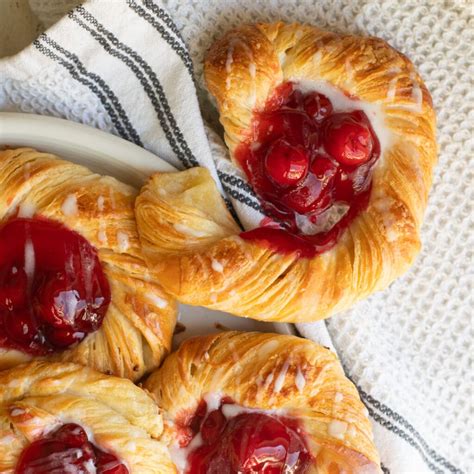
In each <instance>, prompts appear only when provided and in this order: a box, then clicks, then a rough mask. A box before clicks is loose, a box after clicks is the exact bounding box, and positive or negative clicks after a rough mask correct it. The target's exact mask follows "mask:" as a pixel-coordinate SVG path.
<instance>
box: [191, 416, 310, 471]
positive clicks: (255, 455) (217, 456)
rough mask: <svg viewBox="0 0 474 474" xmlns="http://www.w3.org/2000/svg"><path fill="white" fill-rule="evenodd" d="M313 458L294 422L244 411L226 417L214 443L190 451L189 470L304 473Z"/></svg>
mask: <svg viewBox="0 0 474 474" xmlns="http://www.w3.org/2000/svg"><path fill="white" fill-rule="evenodd" d="M218 411H219V412H220V410H218ZM213 413H214V412H213ZM201 434H203V433H202V432H201ZM203 440H204V441H205V439H204V436H203ZM310 460H311V456H310V454H309V452H308V450H307V448H306V446H305V444H304V441H303V439H302V438H301V437H300V435H299V434H298V432H297V430H296V424H295V423H294V422H292V421H291V420H283V419H279V418H278V417H273V416H269V415H265V414H257V413H251V414H250V413H243V414H240V415H237V416H235V417H233V418H230V419H229V420H226V422H225V425H224V426H223V430H222V431H221V432H220V433H219V435H218V437H216V438H215V440H214V442H212V443H210V444H209V443H208V444H204V445H201V446H200V447H198V448H197V449H196V450H194V451H193V452H191V453H190V455H189V458H188V465H189V471H188V472H189V474H223V473H226V474H231V473H234V472H239V473H242V474H251V473H256V472H258V473H261V474H280V473H282V472H288V473H292V474H301V473H303V472H306V470H307V468H308V467H309V462H310Z"/></svg>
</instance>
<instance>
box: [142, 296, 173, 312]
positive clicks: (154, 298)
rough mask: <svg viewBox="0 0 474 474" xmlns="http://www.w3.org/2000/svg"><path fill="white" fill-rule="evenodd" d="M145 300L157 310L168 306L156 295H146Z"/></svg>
mask: <svg viewBox="0 0 474 474" xmlns="http://www.w3.org/2000/svg"><path fill="white" fill-rule="evenodd" d="M147 298H148V299H149V300H150V301H151V302H152V303H153V304H154V305H155V306H156V307H158V308H160V309H163V308H166V307H167V306H168V302H167V301H166V300H165V299H164V298H160V297H159V296H158V295H153V294H152V295H147Z"/></svg>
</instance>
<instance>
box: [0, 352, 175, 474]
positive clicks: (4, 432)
mask: <svg viewBox="0 0 474 474" xmlns="http://www.w3.org/2000/svg"><path fill="white" fill-rule="evenodd" d="M162 431H163V420H162V415H161V412H160V410H159V408H158V407H157V405H156V404H155V403H154V401H153V399H152V398H151V397H150V396H149V395H148V394H147V393H146V392H144V391H143V390H142V389H140V388H139V387H137V386H135V385H133V383H132V382H131V381H129V380H126V379H121V378H117V377H111V376H106V375H103V374H100V373H99V372H96V371H94V370H92V369H89V368H86V367H82V366H79V365H76V364H69V363H54V362H45V361H35V362H32V363H29V364H24V365H20V366H17V367H15V368H13V369H10V370H4V371H2V372H0V472H2V473H12V474H13V473H15V474H33V473H34V474H64V473H71V474H73V473H76V472H77V473H98V474H101V473H105V472H106V473H108V474H157V473H160V474H167V473H169V474H172V473H174V472H176V471H175V469H174V466H173V463H172V462H171V460H170V458H169V454H168V451H167V449H166V447H165V446H164V445H163V444H162V443H161V442H160V441H159V437H160V436H161V434H162Z"/></svg>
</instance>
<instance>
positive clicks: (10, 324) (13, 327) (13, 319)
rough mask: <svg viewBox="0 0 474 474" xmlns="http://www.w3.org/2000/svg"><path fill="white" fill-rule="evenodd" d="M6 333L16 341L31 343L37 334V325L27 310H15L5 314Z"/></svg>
mask: <svg viewBox="0 0 474 474" xmlns="http://www.w3.org/2000/svg"><path fill="white" fill-rule="evenodd" d="M4 321H5V330H6V332H7V335H8V336H9V337H10V338H11V339H13V340H14V341H16V342H18V343H22V344H25V345H30V344H32V343H33V342H34V341H35V339H37V336H38V329H37V325H36V323H35V321H34V318H33V317H32V315H31V313H30V312H29V311H27V310H21V311H16V312H15V313H9V314H7V315H6V316H5V320H4Z"/></svg>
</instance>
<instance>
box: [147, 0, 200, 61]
mask: <svg viewBox="0 0 474 474" xmlns="http://www.w3.org/2000/svg"><path fill="white" fill-rule="evenodd" d="M142 1H143V4H144V5H145V7H146V8H148V9H149V10H151V11H152V12H154V13H156V14H157V16H158V18H160V20H162V21H163V22H164V23H165V24H166V25H167V26H168V27H169V29H170V30H171V31H172V32H173V33H174V34H175V35H176V36H177V37H178V38H179V39H180V40H181V41H182V43H183V45H186V43H185V41H184V38H183V37H182V35H181V32H180V31H179V30H178V27H177V26H176V25H175V23H174V21H173V19H172V18H171V17H170V16H169V15H168V13H167V12H166V11H165V10H163V8H160V7H159V6H158V5H157V4H156V3H155V2H154V1H153V0H142ZM186 53H187V52H186ZM187 54H188V56H189V53H187ZM189 60H190V61H191V64H192V60H191V56H189Z"/></svg>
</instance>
